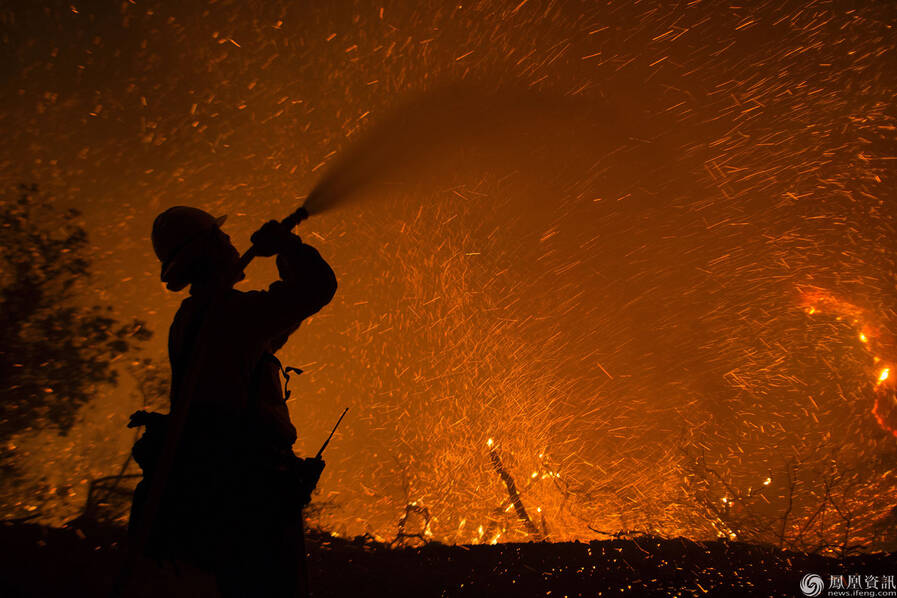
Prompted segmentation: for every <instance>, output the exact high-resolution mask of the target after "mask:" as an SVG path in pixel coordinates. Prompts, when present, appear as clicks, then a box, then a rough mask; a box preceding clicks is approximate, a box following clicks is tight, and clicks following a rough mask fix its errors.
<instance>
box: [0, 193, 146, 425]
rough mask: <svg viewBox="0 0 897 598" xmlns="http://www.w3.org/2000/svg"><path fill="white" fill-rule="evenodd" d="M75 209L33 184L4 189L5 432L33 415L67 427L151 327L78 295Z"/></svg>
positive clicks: (1, 385)
mask: <svg viewBox="0 0 897 598" xmlns="http://www.w3.org/2000/svg"><path fill="white" fill-rule="evenodd" d="M79 215H80V214H79V212H78V211H77V210H72V209H69V210H62V209H59V208H58V207H56V206H55V205H54V204H53V201H52V200H51V199H50V198H47V197H45V196H44V195H42V194H41V193H39V192H38V189H37V187H36V186H34V185H32V186H26V185H22V186H20V187H19V188H18V190H17V191H14V192H10V193H7V194H6V195H3V196H0V338H2V339H3V341H2V345H0V440H4V439H7V438H9V436H10V435H12V434H15V433H16V432H20V431H22V430H24V429H27V428H28V427H30V426H32V425H34V424H35V423H37V422H40V423H41V424H44V423H49V424H51V425H54V426H56V427H58V428H59V429H60V430H62V431H63V432H66V431H68V430H69V429H70V428H71V426H72V424H73V423H74V421H75V414H76V413H77V411H78V408H79V407H80V406H81V405H83V404H84V403H86V402H87V401H88V400H90V399H91V397H92V396H93V395H94V394H95V392H96V389H97V387H98V386H99V385H102V384H112V385H115V384H116V383H117V381H118V372H117V371H116V368H115V366H114V362H115V361H116V359H117V358H118V357H119V356H121V355H122V354H124V353H126V352H127V351H129V350H131V349H132V347H133V346H134V345H136V344H139V343H142V342H144V341H146V340H148V339H149V338H150V336H151V335H152V333H151V332H150V331H149V330H147V329H146V327H145V325H144V323H143V322H141V321H140V320H133V321H131V322H128V323H124V322H121V321H119V320H118V319H117V318H116V317H115V316H114V314H113V312H112V307H111V306H109V305H93V306H90V305H85V302H84V301H83V298H79V296H78V292H77V286H78V284H77V283H78V282H79V281H83V280H84V279H86V278H88V277H89V276H90V266H91V261H90V257H89V255H88V249H89V248H88V236H87V232H86V231H85V229H84V228H83V226H81V225H80V224H78V222H77V220H76V219H77V217H78V216H79ZM79 299H80V301H79Z"/></svg>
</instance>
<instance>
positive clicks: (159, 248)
mask: <svg viewBox="0 0 897 598" xmlns="http://www.w3.org/2000/svg"><path fill="white" fill-rule="evenodd" d="M226 219H227V216H220V217H218V218H215V217H214V216H212V215H211V214H209V213H208V212H206V211H203V210H200V209H198V208H191V207H188V206H175V207H173V208H168V209H167V210H165V211H164V212H162V213H161V214H159V215H158V216H156V220H155V221H154V222H153V234H152V240H153V250H154V251H155V252H156V257H158V258H159V261H160V262H162V281H163V282H168V279H169V275H170V274H171V272H172V270H173V268H174V267H175V265H177V257H178V255H179V254H181V253H182V250H183V249H184V248H185V247H187V245H189V244H190V243H191V242H193V241H195V240H196V239H197V238H199V237H200V236H202V234H203V233H205V232H207V231H210V230H212V229H215V228H218V227H220V226H221V225H222V224H224V221H225V220H226Z"/></svg>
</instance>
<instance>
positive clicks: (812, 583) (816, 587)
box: [800, 573, 825, 598]
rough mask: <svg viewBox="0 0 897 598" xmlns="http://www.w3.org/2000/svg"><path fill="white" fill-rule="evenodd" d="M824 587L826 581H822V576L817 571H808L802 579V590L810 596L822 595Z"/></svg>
mask: <svg viewBox="0 0 897 598" xmlns="http://www.w3.org/2000/svg"><path fill="white" fill-rule="evenodd" d="M824 587H825V583H824V582H823V581H822V578H821V577H819V576H818V575H816V574H815V573H807V574H806V575H804V578H803V579H801V580H800V591H801V592H803V593H804V596H809V597H810V598H813V597H814V596H818V595H820V594H821V593H822V588H824Z"/></svg>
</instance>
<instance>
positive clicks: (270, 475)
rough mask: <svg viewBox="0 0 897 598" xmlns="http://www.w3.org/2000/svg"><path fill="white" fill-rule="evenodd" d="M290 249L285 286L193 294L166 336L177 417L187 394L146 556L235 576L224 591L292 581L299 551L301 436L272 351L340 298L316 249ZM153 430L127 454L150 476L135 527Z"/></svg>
mask: <svg viewBox="0 0 897 598" xmlns="http://www.w3.org/2000/svg"><path fill="white" fill-rule="evenodd" d="M285 245H286V246H284V247H281V250H280V252H279V254H278V257H277V268H278V271H279V273H280V280H278V281H276V282H274V283H273V284H272V285H271V286H270V287H269V288H268V289H267V290H265V291H251V292H241V291H237V290H234V289H228V290H225V291H221V292H220V293H218V294H215V295H214V296H209V295H205V294H203V293H202V292H199V293H191V296H190V297H188V298H187V299H185V300H184V301H183V303H182V304H181V306H180V309H179V310H178V312H177V314H176V316H175V319H174V322H173V324H172V326H171V329H170V331H169V343H168V344H169V356H170V359H171V370H172V393H171V397H172V412H174V411H175V404H176V402H177V401H181V400H184V399H185V398H186V395H187V394H189V395H190V398H189V408H188V415H187V419H186V422H185V425H184V429H183V432H182V433H181V435H180V438H179V441H178V444H177V448H176V452H175V458H174V464H173V468H172V471H171V474H170V476H169V478H170V479H169V480H168V483H167V484H166V486H165V488H166V490H165V496H164V497H163V500H162V503H161V509H160V511H159V514H158V516H157V517H156V519H155V520H154V523H153V529H152V531H151V535H150V539H149V542H148V547H147V548H148V550H147V552H148V554H150V555H153V556H157V557H159V558H164V559H174V560H177V559H182V560H187V561H191V562H193V563H194V564H196V565H198V566H200V567H203V568H206V569H209V570H211V571H212V572H215V573H216V574H218V576H219V578H227V575H229V574H233V575H236V576H237V577H235V578H234V579H233V580H232V581H231V582H230V583H228V584H226V585H227V586H229V587H235V588H239V587H241V586H242V585H243V584H244V583H249V581H251V579H252V578H253V577H255V578H256V580H257V579H258V576H259V575H261V576H262V577H263V578H264V579H266V580H268V581H269V582H270V583H271V584H272V587H275V586H276V587H281V586H284V585H285V584H286V583H287V581H289V580H288V579H286V580H285V579H284V576H285V575H286V576H289V571H290V570H291V565H290V563H291V559H292V558H293V557H291V556H290V554H291V553H293V552H295V548H294V547H292V546H291V543H292V540H291V539H290V538H289V537H288V535H286V534H287V530H289V529H291V528H292V527H294V526H292V525H291V524H290V523H288V521H287V520H288V519H289V517H291V516H295V513H297V512H298V510H299V506H300V504H299V503H300V498H299V497H297V494H296V490H295V484H294V483H293V482H292V478H291V476H290V475H288V473H289V470H290V468H291V467H294V465H295V461H296V458H295V457H294V456H293V453H292V450H291V446H292V444H293V443H294V442H295V440H296V429H295V428H294V427H293V425H292V423H291V422H290V416H289V412H288V409H287V406H286V404H285V401H284V393H283V389H282V386H281V379H280V373H281V368H280V363H279V362H278V361H277V359H276V358H274V357H273V354H274V353H275V352H276V351H277V350H278V349H280V347H282V346H283V344H284V343H285V342H286V340H287V338H288V337H289V335H290V334H292V333H293V332H295V330H296V329H297V328H298V327H299V325H300V323H301V322H302V321H303V320H304V319H305V318H307V317H309V316H311V315H312V314H314V313H316V312H317V311H318V310H320V309H321V308H322V307H323V306H325V305H326V304H327V303H329V302H330V300H331V299H332V297H333V295H334V293H335V291H336V277H335V276H334V273H333V270H331V268H330V266H329V265H328V264H327V262H325V261H324V259H323V258H322V257H321V256H320V254H319V253H318V251H317V250H316V249H314V248H313V247H311V246H309V245H305V244H304V243H302V241H301V240H300V239H299V237H295V236H293V237H292V238H290V239H289V240H288V242H287V243H285ZM153 425H154V424H153V423H148V424H147V433H146V434H145V435H144V437H143V438H142V439H141V440H140V441H138V443H137V445H135V447H134V456H135V458H136V459H137V460H138V463H140V465H141V467H143V469H144V478H145V479H144V481H143V482H141V484H140V485H139V486H138V488H137V491H136V492H135V499H134V505H133V507H132V516H131V520H132V525H133V524H134V522H135V521H137V520H139V518H140V516H141V510H142V508H143V504H144V502H145V499H146V496H147V492H148V488H149V484H150V483H151V482H152V475H153V470H154V461H155V460H156V458H157V455H158V454H159V452H160V447H161V444H162V442H163V439H164V437H165V434H166V432H165V427H166V425H167V424H166V422H165V421H164V419H162V418H160V419H159V420H158V423H157V424H156V426H157V427H158V429H157V430H153ZM141 443H143V446H140V445H141ZM247 567H248V568H247ZM293 568H294V567H293ZM247 571H255V573H253V574H252V575H250V574H248V573H246V572H247ZM263 572H264V573H263ZM252 583H258V581H255V582H252ZM236 595H240V594H239V593H238V594H236ZM270 595H275V593H273V590H272V592H271V593H270ZM287 595H288V594H287Z"/></svg>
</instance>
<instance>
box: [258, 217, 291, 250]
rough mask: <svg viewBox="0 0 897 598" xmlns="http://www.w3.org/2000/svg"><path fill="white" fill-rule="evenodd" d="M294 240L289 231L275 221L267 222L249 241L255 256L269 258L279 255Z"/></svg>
mask: <svg viewBox="0 0 897 598" xmlns="http://www.w3.org/2000/svg"><path fill="white" fill-rule="evenodd" d="M293 238H294V235H293V234H292V233H291V232H290V231H289V229H288V228H287V227H285V226H283V225H282V224H281V223H280V222H278V221H277V220H269V221H268V222H266V223H265V224H263V225H262V228H260V229H258V230H257V231H255V232H254V233H252V236H251V237H250V238H249V240H250V241H251V242H252V244H253V245H254V246H255V251H256V255H258V256H259V257H271V256H272V255H276V254H278V253H280V252H281V251H282V250H283V248H284V247H286V246H287V244H288V243H289V242H290V240H291V239H293Z"/></svg>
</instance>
